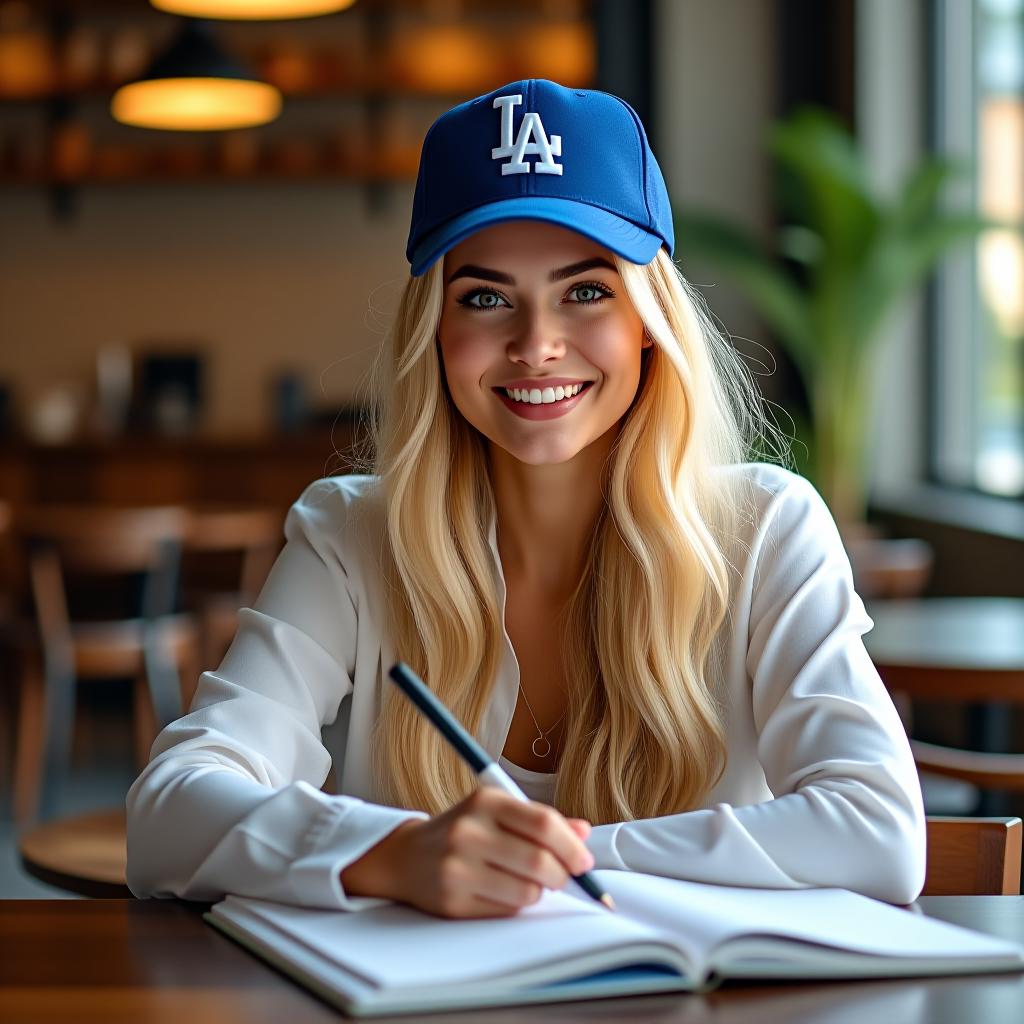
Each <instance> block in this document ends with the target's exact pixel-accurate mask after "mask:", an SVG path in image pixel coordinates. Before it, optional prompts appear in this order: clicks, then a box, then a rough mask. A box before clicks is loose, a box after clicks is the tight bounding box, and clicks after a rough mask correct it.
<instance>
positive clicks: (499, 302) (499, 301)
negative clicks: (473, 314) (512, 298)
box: [458, 288, 509, 309]
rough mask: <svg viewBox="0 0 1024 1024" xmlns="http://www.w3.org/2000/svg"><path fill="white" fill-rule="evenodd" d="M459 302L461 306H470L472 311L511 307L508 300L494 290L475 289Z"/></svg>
mask: <svg viewBox="0 0 1024 1024" xmlns="http://www.w3.org/2000/svg"><path fill="white" fill-rule="evenodd" d="M478 300H479V301H478ZM458 302H459V305H460V306H469V307H470V308H471V309H499V308H500V307H501V306H507V305H509V302H508V300H507V299H506V298H505V297H504V296H503V295H500V294H499V293H498V292H496V291H494V289H493V288H474V289H473V290H472V291H471V292H467V293H466V294H465V295H463V296H462V297H461V298H460V299H459V300H458Z"/></svg>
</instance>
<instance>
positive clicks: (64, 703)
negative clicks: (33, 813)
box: [42, 664, 76, 818]
mask: <svg viewBox="0 0 1024 1024" xmlns="http://www.w3.org/2000/svg"><path fill="white" fill-rule="evenodd" d="M43 679H44V694H45V696H44V701H43V707H44V714H45V738H44V745H43V779H42V790H43V794H42V814H43V816H44V817H47V818H48V817H51V816H52V815H53V812H54V807H55V806H56V802H57V794H58V793H59V792H60V790H61V788H62V785H63V782H64V780H65V778H66V777H67V773H68V767H69V765H70V763H71V753H72V744H73V742H74V732H75V682H76V679H75V673H74V669H73V668H72V667H71V666H70V665H68V666H64V665H62V664H57V665H53V664H50V665H47V667H46V670H45V671H44V675H43Z"/></svg>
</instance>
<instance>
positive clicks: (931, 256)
mask: <svg viewBox="0 0 1024 1024" xmlns="http://www.w3.org/2000/svg"><path fill="white" fill-rule="evenodd" d="M769 149H770V152H771V153H772V154H773V156H774V157H775V159H776V161H777V163H778V167H779V172H780V174H779V179H778V180H779V185H780V189H781V192H780V199H781V204H780V205H781V208H782V211H783V219H784V223H783V225H782V227H781V228H780V230H779V232H778V242H777V248H776V251H775V252H767V251H765V250H764V249H763V248H762V246H761V245H760V244H759V243H758V242H757V241H755V240H754V238H753V237H752V236H751V235H749V234H748V233H747V232H745V231H744V230H743V229H741V228H739V227H736V226H734V225H732V224H730V223H728V222H726V221H723V220H721V219H718V218H715V217H712V216H709V215H706V214H703V213H700V212H697V211H692V210H677V211H676V214H675V226H676V237H677V238H678V239H679V240H680V249H681V251H682V255H683V257H684V258H696V259H698V260H701V261H703V262H706V263H707V264H708V265H709V266H712V267H715V268H717V269H719V270H720V271H721V272H722V273H723V275H725V276H726V277H727V278H729V279H730V280H731V281H732V282H733V283H734V284H735V285H736V286H737V287H738V288H739V289H740V290H741V291H742V292H743V293H744V294H745V295H746V296H747V297H748V298H749V299H750V301H751V302H752V304H753V306H754V307H755V309H756V310H757V312H758V313H759V314H760V316H761V317H762V318H763V319H764V321H765V323H766V324H767V325H768V327H769V328H770V329H771V330H772V332H773V334H774V336H775V337H776V338H777V339H778V341H779V342H780V344H782V345H783V346H784V347H785V349H786V351H787V353H788V354H789V356H790V358H791V359H792V362H793V364H794V367H795V369H796V372H797V373H798V374H799V375H800V378H801V380H802V382H803V385H804V388H805V390H806V394H807V397H808V404H809V414H810V422H809V423H808V424H806V425H804V424H801V423H799V422H797V431H796V433H797V440H798V442H799V444H798V445H797V447H798V449H804V450H805V451H806V457H805V458H804V459H798V463H803V465H800V470H801V472H803V473H804V474H805V475H806V476H808V477H809V478H810V479H811V480H812V481H813V482H814V484H815V486H816V487H817V488H818V490H819V491H820V492H821V494H822V496H823V497H824V498H825V500H826V502H827V503H828V505H829V507H830V509H831V511H832V514H833V516H834V517H835V519H836V521H837V522H838V523H839V525H840V528H841V529H843V530H844V533H850V534H854V533H856V532H857V524H859V523H863V521H864V519H865V515H866V505H867V469H868V467H867V442H868V440H869V424H868V421H867V417H868V399H869V394H870V386H869V385H870V382H869V374H870V367H871V356H872V352H873V349H874V347H875V345H876V343H877V341H878V338H879V336H880V334H881V328H882V327H883V325H884V323H885V319H886V315H887V314H888V313H889V312H890V311H891V310H892V308H893V307H894V306H895V305H896V304H897V302H898V300H899V299H901V298H902V297H904V296H906V295H907V293H908V292H909V291H910V290H911V289H912V288H914V287H915V286H916V285H918V284H920V283H921V281H922V280H923V279H924V277H925V276H926V274H927V273H928V272H929V271H930V270H932V268H934V266H935V265H936V263H937V262H938V261H939V260H940V258H941V257H942V256H943V254H944V253H946V252H947V250H949V249H950V248H951V247H952V246H954V245H956V244H957V243H959V242H962V241H966V240H969V239H971V238H973V237H975V236H976V234H977V233H978V232H979V231H981V230H983V229H985V228H989V227H1000V226H1003V225H1000V224H998V223H996V222H993V221H989V220H985V219H984V218H981V217H978V216H977V215H975V214H974V213H972V212H970V211H966V210H965V211H956V212H946V211H944V210H943V209H942V208H941V205H940V200H941V198H942V191H943V188H944V187H945V185H946V183H947V181H948V180H949V179H950V178H951V177H953V176H954V175H957V174H960V173H963V172H964V171H966V170H967V169H968V167H969V165H967V164H965V163H963V162H957V161H950V160H946V159H941V158H936V157H928V158H926V159H924V160H922V162H921V163H920V164H919V165H918V166H917V167H916V168H914V169H913V170H912V171H911V172H910V173H909V174H908V175H907V176H906V178H905V180H904V183H903V184H902V187H901V188H900V189H899V190H898V192H897V194H896V196H895V197H894V198H891V199H890V198H888V197H885V196H883V195H881V194H880V193H879V191H878V190H877V189H876V188H875V187H874V186H873V185H872V183H871V182H870V178H869V174H868V170H867V167H866V163H865V160H864V158H863V156H862V153H861V151H860V149H859V147H858V144H857V142H856V140H855V139H854V138H853V137H852V136H851V135H850V133H849V132H848V131H847V130H846V128H845V127H844V126H843V125H842V123H841V122H840V121H839V120H838V119H837V118H836V117H834V116H833V115H832V114H830V113H829V112H828V111H825V110H821V109H818V108H814V107H804V108H802V109H800V110H798V111H797V112H795V113H794V114H792V115H791V116H790V117H788V118H786V119H784V120H780V121H777V122H776V123H775V124H774V125H773V126H772V128H771V130H770V135H769ZM795 422H796V419H795Z"/></svg>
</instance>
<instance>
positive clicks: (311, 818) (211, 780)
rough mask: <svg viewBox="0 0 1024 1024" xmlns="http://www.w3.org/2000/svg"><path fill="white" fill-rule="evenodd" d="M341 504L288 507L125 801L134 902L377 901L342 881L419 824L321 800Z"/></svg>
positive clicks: (339, 619)
mask: <svg viewBox="0 0 1024 1024" xmlns="http://www.w3.org/2000/svg"><path fill="white" fill-rule="evenodd" d="M345 500H346V499H345V498H344V497H343V495H341V494H340V493H339V489H338V488H337V486H336V484H332V483H331V482H330V481H319V482H317V483H315V484H313V485H311V486H310V487H309V488H308V489H307V490H306V492H305V493H304V494H303V496H302V497H301V498H300V499H299V501H298V502H296V503H295V505H293V506H292V508H291V510H290V511H289V513H288V516H287V518H286V520H285V538H286V543H285V546H284V548H283V550H282V552H281V554H280V555H279V557H278V559H277V561H276V562H275V564H274V566H273V568H272V570H271V572H270V575H269V577H268V579H267V582H266V585H265V586H264V588H263V591H262V592H261V594H260V597H259V599H258V600H257V601H256V603H255V607H253V608H250V609H242V610H241V612H240V613H239V625H238V631H237V633H236V636H235V639H234V641H233V642H232V644H231V647H230V649H229V651H228V653H227V655H226V656H225V658H224V660H223V662H222V663H221V665H220V666H219V668H218V669H217V670H216V671H215V672H204V673H203V675H202V676H201V677H200V680H199V685H198V688H197V690H196V696H195V699H194V700H193V703H192V707H191V709H190V711H189V713H188V714H187V715H185V716H184V717H183V718H181V719H179V720H178V721H176V722H173V723H171V724H170V725H168V726H167V727H166V728H165V729H164V730H163V731H162V732H161V733H160V735H159V736H158V737H157V740H156V743H155V744H154V746H153V749H152V752H151V760H150V762H149V764H148V766H147V767H146V768H145V769H144V770H143V772H142V773H141V775H140V776H139V777H138V779H137V780H136V781H135V783H134V784H133V785H132V787H131V789H130V791H129V793H128V797H127V812H128V866H127V881H128V886H129V888H130V889H131V890H132V892H133V893H134V894H135V895H136V896H156V897H170V896H180V897H183V898H186V899H194V900H215V899H220V898H221V897H222V896H224V895H225V894H226V893H229V892H230V893H235V894H237V895H241V896H256V897H262V898H265V899H271V900H277V901H280V902H285V903H295V904H301V905H309V906H320V907H334V908H343V909H356V908H359V907H363V906H370V905H375V904H380V903H383V902H386V901H384V900H380V899H376V898H371V897H353V896H347V895H346V894H345V892H344V890H343V887H342V885H341V877H340V876H341V871H342V869H343V868H344V867H345V866H346V865H348V864H350V863H352V862H353V861H354V860H356V859H358V858H359V857H360V856H362V854H363V853H365V852H366V851H367V850H369V849H370V848H371V847H372V846H374V845H375V844H376V843H378V842H379V841H380V840H381V839H382V838H383V837H384V836H385V835H387V834H388V833H389V832H391V831H392V830H393V829H394V828H396V827H397V826H398V825H399V824H400V823H401V822H403V821H405V820H408V819H410V818H425V817H426V815H424V814H421V813H419V812H413V811H406V810H399V809H396V808H392V807H385V806H381V805H378V804H371V803H366V802H364V801H362V800H359V799H357V798H355V797H350V796H333V795H328V794H326V793H323V792H321V790H320V786H322V785H323V783H324V780H325V779H326V777H327V773H328V771H329V769H330V762H331V758H330V754H329V752H328V751H327V749H326V748H325V747H324V745H323V742H322V740H321V735H320V729H321V726H323V725H326V724H329V723H331V722H332V721H333V720H334V719H335V717H336V716H337V713H338V709H339V706H340V703H341V701H342V699H343V698H345V697H346V696H347V695H348V694H349V693H350V692H351V690H352V675H353V671H354V662H355V644H356V607H355V604H354V602H353V600H352V597H351V593H350V588H349V586H348V577H347V573H346V569H345V566H344V565H343V560H342V557H341V550H340V547H339V537H340V536H341V535H342V534H343V529H342V528H343V526H344V502H345ZM339 508H340V515H339ZM339 519H340V520H341V521H339Z"/></svg>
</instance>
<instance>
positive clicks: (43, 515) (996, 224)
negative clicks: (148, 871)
mask: <svg viewBox="0 0 1024 1024" xmlns="http://www.w3.org/2000/svg"><path fill="white" fill-rule="evenodd" d="M523 78H548V79H552V80H554V81H557V82H560V83H562V84H564V85H568V86H574V87H579V88H588V89H602V90H606V91H609V92H612V93H614V94H616V95H619V96H621V97H623V98H625V99H627V100H628V102H629V103H630V104H631V105H632V106H633V107H634V109H635V110H636V111H637V113H638V114H639V116H640V118H641V120H642V121H643V123H644V124H645V125H647V126H648V132H649V138H650V142H651V145H652V147H653V149H654V152H655V153H656V154H657V157H658V160H659V162H660V165H661V167H662V169H663V171H664V173H665V177H666V181H667V184H668V190H669V193H670V195H671V196H672V200H673V204H674V207H673V215H674V220H675V225H676V238H677V250H676V259H677V261H678V262H679V265H680V267H681V268H682V269H683V272H684V273H685V274H686V276H687V277H688V279H689V280H690V281H692V282H693V283H694V284H695V285H696V286H697V287H698V288H699V289H700V291H701V293H702V294H703V296H704V298H705V299H706V302H707V304H708V307H709V309H710V310H711V312H712V314H713V316H714V319H715V322H716V324H717V325H718V327H719V328H720V329H721V330H722V332H723V333H724V334H725V335H726V336H727V337H729V338H730V339H731V341H732V343H733V344H734V345H735V346H736V347H737V349H738V350H739V352H740V354H741V355H742V357H743V360H744V362H745V363H746V365H747V366H748V367H749V369H750V371H751V373H752V375H753V377H754V379H755V380H756V382H757V385H758V387H759V389H760V391H761V394H762V396H763V400H764V402H765V404H766V406H767V408H768V409H769V410H770V412H771V417H772V419H773V420H774V422H776V423H777V425H778V427H779V430H780V431H781V433H782V435H783V436H784V437H785V438H787V440H788V448H787V452H786V453H785V454H786V457H787V458H788V460H789V461H788V465H789V467H790V468H792V469H793V470H794V471H796V472H799V473H801V474H803V475H805V476H807V477H808V478H809V479H810V480H811V481H812V483H814V485H815V487H816V488H817V489H818V491H819V492H820V493H821V495H822V496H823V497H824V498H825V500H826V502H827V503H828V506H829V508H830V511H831V512H832V515H833V517H834V518H835V520H836V523H837V525H838V526H839V528H840V532H841V535H842V538H843V542H844V545H845V547H846V550H847V553H848V554H849V556H850V562H851V568H852V572H853V578H854V581H855V584H856V589H857V592H858V593H859V594H860V596H861V597H862V598H863V600H864V602H865V605H866V607H867V610H868V612H869V615H870V616H871V617H872V620H873V622H874V628H873V629H872V630H871V631H869V632H868V633H867V634H866V635H865V637H864V643H865V646H866V647H867V649H868V652H869V653H870V655H871V657H872V660H873V661H874V663H875V666H876V667H877V668H878V671H879V674H880V675H881V677H882V679H883V681H884V683H885V685H886V686H887V687H888V689H889V691H890V692H891V694H892V695H893V699H894V701H895V703H896V706H897V708H898V710H899V711H900V714H901V717H902V719H903V722H904V724H905V726H906V729H907V732H908V735H909V736H910V737H911V740H912V745H913V750H914V754H915V758H916V760H917V764H918V767H919V770H920V773H921V778H922V785H923V790H924V794H925V801H926V809H927V811H928V813H929V815H934V816H948V817H953V818H957V819H979V820H980V819H982V818H984V819H987V820H989V821H990V822H996V823H997V824H996V825H995V826H994V827H995V828H997V829H998V830H1000V835H1001V836H1004V837H1008V838H1006V840H1005V850H1004V855H1005V858H1006V860H1005V864H1003V868H1002V869H1001V870H1002V872H1003V873H1002V876H1001V882H1000V885H1003V886H1004V888H1001V889H1000V890H999V891H1000V892H1019V885H1020V878H1019V875H1020V848H1021V838H1020V832H1021V823H1020V821H1019V820H1018V818H1017V816H1018V815H1020V814H1021V813H1022V808H1024V799H1022V795H1024V718H1022V717H1021V715H1020V713H1019V711H1018V710H1017V707H1018V702H1020V701H1021V700H1022V698H1024V583H1022V581H1024V299H1022V296H1024V287H1022V282H1024V242H1022V237H1021V233H1020V226H1021V223H1022V217H1024V0H998V2H997V0H972V2H960V0H929V2H921V3H887V2H869V0H860V2H856V0H828V2H825V3H819V2H811V0H808V2H804V0H517V2H511V0H508V2H506V0H334V2H328V0H320V2H315V0H309V2H304V0H291V2H289V0H276V2H271V0H263V2H260V0H252V2H250V3H245V2H241V0H239V2H234V3H232V2H230V0H152V2H151V3H150V2H145V0H134V2H133V0H75V2H70V0H68V2H57V0H52V2H51V0H41V2H38V3H28V2H24V0H0V896H2V897H3V898H5V899H15V898H28V899H48V898H53V899H89V898H92V897H103V896H122V897H123V896H127V895H129V893H128V890H127V889H126V887H125V880H124V858H125V811H124V800H125V795H126V792H127V790H128V787H129V786H130V784H131V782H132V780H133V779H134V778H135V776H136V775H137V774H138V772H139V771H140V769H141V767H142V766H143V765H144V764H145V763H146V761H147V759H148V756H149V750H150V747H151V745H152V743H153V740H154V738H155V736H156V735H157V733H158V732H159V730H160V728H161V727H162V725H163V724H166V723H167V722H169V721H171V720H173V719H175V718H178V717H180V716H181V715H182V714H183V713H184V711H185V710H187V708H188V706H189V702H190V700H191V698H192V694H193V692H194V690H195V686H196V682H197V679H198V676H199V674H200V673H201V672H202V671H203V670H204V669H212V668H215V667H216V666H217V664H218V663H219V661H220V659H221V657H222V656H223V655H224V652H225V651H226V650H227V647H228V645H229V644H230V642H231V638H232V636H233V633H234V629H235V623H236V616H237V611H238V609H239V608H241V607H247V606H249V605H251V604H252V603H253V602H254V601H256V599H257V596H258V594H259V591H260V587H261V586H262V584H263V581H264V580H265V578H266V575H267V573H268V571H269V569H270V566H271V565H272V563H273V561H274V558H275V556H276V555H277V553H278V551H279V550H280V548H281V546H282V544H283V533H282V524H283V521H284V516H285V513H286V511H287V509H288V507H289V506H290V504H291V503H292V502H293V501H295V500H296V498H297V497H298V496H299V494H300V493H301V492H302V491H303V489H304V488H305V487H306V485H308V484H309V483H310V482H311V481H313V480H315V479H317V478H319V477H322V476H326V475H332V474H338V473H352V472H372V465H373V463H372V458H373V453H372V451H371V450H370V448H369V445H368V434H367V431H366V423H367V416H368V415H369V412H370V410H371V408H372V400H373V395H372V393H371V392H370V390H369V388H370V382H369V381H370V378H369V371H370V368H371V366H372V363H373V360H374V357H375V355H376V354H377V352H378V351H379V349H380V347H381V345H382V343H383V340H384V337H385V333H386V331H387V328H388V325H389V323H390V322H391V318H392V317H393V315H394V313H395V308H396V304H397V299H398V296H399V293H400V290H401V288H402V285H403V282H404V281H405V280H406V278H407V275H408V273H409V269H408V264H407V263H406V259H405V243H406V236H407V232H408V226H409V216H410V210H411V204H412V195H413V187H414V183H415V177H416V169H417V162H418V158H419V150H420V144H421V142H422V138H423V134H424V132H425V131H426V129H427V128H428V127H429V125H430V124H431V123H432V121H433V120H434V119H435V118H436V117H438V116H439V115H440V114H441V113H442V112H443V111H445V110H447V109H449V108H450V107H452V106H454V105H455V104H456V103H459V102H461V101H462V100H464V99H467V98H470V97H473V96H476V95H479V94H481V93H484V92H487V91H490V90H491V89H494V88H497V87H498V86H500V85H503V84H504V83H506V82H510V81H514V80H518V79H523ZM203 89H207V90H210V92H209V95H206V94H201V91H202V90H203ZM837 296H838V298H837ZM833 300H834V301H833ZM786 310H789V311H790V312H792V316H790V315H787V312H786ZM794 317H797V318H801V317H802V318H806V323H807V324H810V325H811V328H812V331H813V340H814V344H813V345H811V346H810V348H808V346H807V345H806V344H804V343H802V337H805V335H801V333H800V331H799V330H797V329H796V328H795V327H794V322H793V318H794ZM851 324H853V326H851ZM778 457H779V453H778V452H774V451H768V450H765V451H764V452H760V453H758V452H755V453H752V455H751V458H752V459H758V458H761V459H765V460H767V459H775V458H778ZM1000 823H1001V824H1000ZM1014 823H1015V824H1014ZM1001 842H1002V840H1001ZM1014 843H1015V847H1014ZM1014 849H1015V851H1016V852H1015V856H1016V860H1015V861H1014V859H1013V858H1014ZM1001 863H1002V862H1001ZM1014 873H1015V877H1014Z"/></svg>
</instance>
